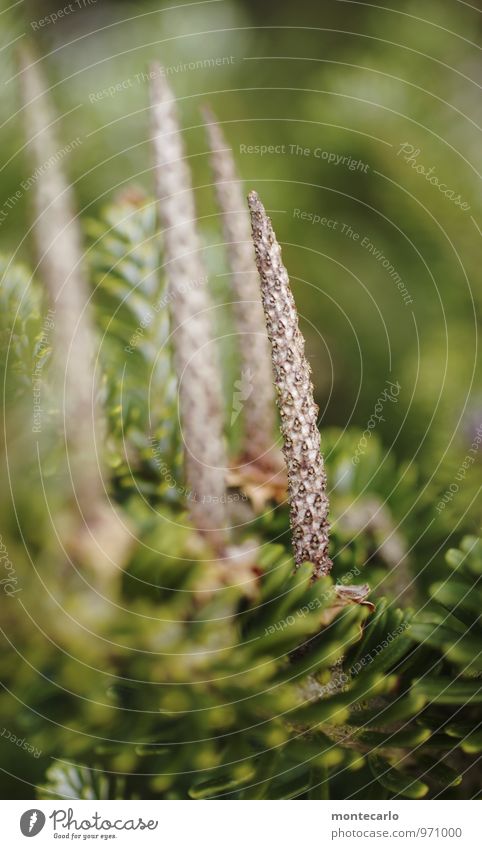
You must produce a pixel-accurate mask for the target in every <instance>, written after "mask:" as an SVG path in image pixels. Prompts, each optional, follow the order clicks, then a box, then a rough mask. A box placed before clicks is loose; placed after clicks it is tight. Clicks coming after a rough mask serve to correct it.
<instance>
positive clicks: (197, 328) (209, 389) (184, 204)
mask: <svg viewBox="0 0 482 849" xmlns="http://www.w3.org/2000/svg"><path fill="white" fill-rule="evenodd" d="M150 94H151V116H152V136H153V148H154V165H155V176H156V189H157V198H158V203H159V216H160V220H161V224H162V228H163V241H164V250H165V260H166V273H167V278H168V288H169V295H170V311H171V324H172V331H173V345H174V361H175V367H176V371H177V375H178V381H179V402H180V416H181V427H182V431H183V441H184V446H185V469H186V479H187V484H188V486H189V488H190V489H191V497H190V512H191V518H192V521H193V524H194V525H195V527H196V528H197V529H198V530H199V531H201V532H202V533H204V534H208V535H209V538H210V539H211V540H212V541H213V542H214V543H215V544H216V545H217V546H218V547H219V546H222V543H223V540H224V536H225V533H224V528H225V526H226V523H227V516H226V495H225V492H226V489H225V474H226V469H227V461H226V455H225V446H224V436H223V399H222V387H221V376H220V371H219V364H218V361H217V357H216V354H215V349H214V342H213V333H212V328H211V321H210V315H209V311H210V306H211V304H210V299H209V296H208V292H207V288H206V285H196V282H197V281H201V280H205V279H206V272H205V268H204V263H203V261H202V257H201V252H200V245H199V239H198V234H197V230H196V209H195V203H194V196H193V191H192V186H191V180H190V173H189V168H188V166H187V164H186V162H185V158H184V157H185V152H184V145H183V142H182V138H181V130H180V125H179V119H178V113H177V108H176V102H175V99H174V95H173V94H172V92H171V89H170V87H169V85H168V84H167V82H166V80H165V79H164V77H163V75H162V72H161V67H160V65H159V64H158V63H154V64H153V65H152V74H151V86H150Z"/></svg>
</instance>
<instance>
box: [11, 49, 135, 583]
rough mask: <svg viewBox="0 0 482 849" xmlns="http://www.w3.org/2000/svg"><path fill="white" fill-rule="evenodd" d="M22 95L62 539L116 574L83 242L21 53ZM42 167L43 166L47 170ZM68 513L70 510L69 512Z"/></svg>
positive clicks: (28, 61) (49, 127)
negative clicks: (59, 473)
mask: <svg viewBox="0 0 482 849" xmlns="http://www.w3.org/2000/svg"><path fill="white" fill-rule="evenodd" d="M20 67H21V77H20V84H21V92H22V99H23V105H24V114H25V126H26V134H27V151H28V153H29V155H30V160H31V164H32V166H33V173H34V175H35V181H34V187H33V196H34V201H35V212H36V218H35V221H34V224H33V228H32V230H33V236H34V239H35V243H36V249H37V254H38V260H39V272H40V275H41V277H42V280H43V282H44V284H45V288H46V290H47V293H48V297H49V300H50V304H51V308H52V310H53V312H54V331H53V346H52V372H53V376H54V388H55V393H56V399H55V403H58V401H59V400H60V402H61V404H62V413H63V422H62V424H63V429H64V439H65V447H66V451H67V454H68V458H67V459H68V470H67V472H66V473H68V474H70V476H71V479H72V488H73V492H74V497H75V501H76V502H77V505H78V507H79V509H80V513H81V524H80V527H79V525H78V523H77V524H76V525H75V527H74V528H73V529H72V530H71V531H70V533H69V535H68V538H67V539H66V540H65V542H66V545H67V548H68V550H69V551H70V552H71V553H72V554H74V556H76V557H78V558H80V559H81V560H82V561H83V562H86V563H88V564H90V565H92V566H94V567H95V568H97V569H99V567H100V571H101V573H102V575H105V574H114V573H116V572H117V571H118V567H119V565H121V563H122V560H123V558H124V557H125V556H126V555H127V553H128V551H129V545H130V542H131V536H130V533H129V531H128V529H127V527H126V526H125V524H124V520H121V519H120V518H119V517H118V516H117V515H116V513H115V512H114V509H113V506H112V504H110V503H109V501H108V499H107V498H106V494H105V484H104V480H103V469H102V464H101V462H100V461H99V460H98V459H97V453H99V454H101V453H102V445H101V444H102V437H103V431H104V420H103V416H102V414H101V413H100V412H99V409H98V399H97V395H98V386H97V383H96V379H95V358H96V354H97V339H96V334H95V330H94V327H93V324H92V321H91V315H90V303H89V300H90V292H89V285H88V281H87V279H86V276H85V273H84V267H83V250H82V236H81V232H80V227H79V223H78V220H77V217H76V214H75V201H74V197H73V191H72V188H71V186H70V184H69V182H68V180H67V179H66V176H65V174H64V171H63V168H62V166H61V160H62V158H63V156H62V155H60V154H59V152H60V151H61V150H62V148H61V147H60V146H59V144H58V142H57V140H56V137H55V132H54V126H55V124H56V122H57V118H56V116H55V112H54V109H53V107H52V104H51V102H50V99H49V95H48V88H47V84H46V81H45V80H44V79H43V76H42V74H41V72H40V70H39V64H38V61H36V60H35V58H34V56H33V55H31V53H30V51H29V50H28V48H25V47H24V48H23V49H22V50H21V52H20ZM46 164H48V167H46ZM71 512H72V511H71Z"/></svg>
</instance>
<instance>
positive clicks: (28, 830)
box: [20, 808, 45, 837]
mask: <svg viewBox="0 0 482 849" xmlns="http://www.w3.org/2000/svg"><path fill="white" fill-rule="evenodd" d="M44 825H45V814H43V813H42V811H39V810H38V808H32V809H31V810H30V811H25V813H24V814H22V816H21V817H20V831H21V832H22V834H23V836H24V837H35V836H36V835H37V834H40V832H41V831H42V829H43V827H44Z"/></svg>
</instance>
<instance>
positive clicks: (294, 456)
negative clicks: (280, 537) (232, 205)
mask: <svg viewBox="0 0 482 849" xmlns="http://www.w3.org/2000/svg"><path fill="white" fill-rule="evenodd" d="M248 201H249V208H250V211H251V222H252V232H253V241H254V246H255V254H256V263H257V266H258V271H259V276H260V281H261V298H262V302H263V306H264V311H265V318H266V326H267V330H268V337H269V340H270V342H271V352H272V360H273V372H274V380H275V385H276V388H277V393H278V399H277V403H278V407H279V411H280V416H281V431H282V434H283V439H284V445H283V453H284V456H285V460H286V465H287V467H288V488H289V499H290V508H291V513H290V522H291V531H292V539H293V548H294V553H295V561H296V564H297V565H298V566H300V565H301V564H302V563H303V562H305V561H310V562H311V563H312V564H313V567H314V571H313V577H314V578H317V577H319V576H321V575H326V574H328V572H329V571H330V569H331V566H332V563H331V560H330V558H329V556H328V542H329V539H328V535H329V525H328V509H329V503H328V496H327V493H326V474H325V467H324V462H323V457H322V455H321V450H320V434H319V431H318V426H317V415H318V407H317V406H316V404H315V402H314V400H313V386H312V383H311V378H310V372H311V369H310V366H309V364H308V362H307V360H306V358H305V353H304V348H305V343H304V339H303V336H302V334H301V332H300V330H299V327H298V314H297V311H296V306H295V302H294V299H293V295H292V293H291V289H290V284H289V278H288V273H287V271H286V268H285V267H284V265H283V263H282V261H281V249H280V246H279V244H278V242H277V240H276V236H275V233H274V231H273V227H272V224H271V221H270V219H269V218H268V216H267V215H266V212H265V210H264V207H263V205H262V203H261V201H260V200H259V198H258V195H257V194H256V192H250V194H249V198H248Z"/></svg>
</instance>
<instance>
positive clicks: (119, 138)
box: [0, 0, 482, 549]
mask: <svg viewBox="0 0 482 849" xmlns="http://www.w3.org/2000/svg"><path fill="white" fill-rule="evenodd" d="M61 6H62V4H60V3H59V2H58V0H55V2H48V3H47V2H45V0H43V1H42V2H41V3H40V2H38V3H37V2H28V3H24V4H21V5H17V6H15V7H12V9H10V10H9V9H7V4H5V5H4V6H3V7H2V8H3V12H2V17H1V20H2V26H3V31H4V45H6V46H5V47H4V49H3V50H2V53H1V63H2V64H1V75H2V79H3V80H4V85H2V86H1V87H0V92H1V93H0V98H1V101H0V103H1V108H2V125H3V127H2V153H1V158H2V178H3V193H4V197H5V198H8V197H11V196H14V195H15V193H16V192H17V191H18V190H19V186H21V183H22V181H23V180H25V179H26V178H28V176H29V165H28V162H27V161H26V159H25V156H24V152H23V150H22V147H23V144H24V139H23V127H22V114H21V109H20V108H19V95H18V88H17V82H18V80H17V79H16V74H17V68H16V62H15V48H16V45H17V43H18V42H20V41H21V40H22V39H23V38H25V36H26V35H28V37H29V38H31V39H33V40H34V41H35V42H36V44H37V50H38V53H39V55H41V56H42V59H41V60H40V61H41V65H42V68H43V69H44V71H45V73H46V74H47V75H48V78H49V80H50V83H51V85H52V96H53V98H54V99H55V102H56V105H57V108H58V110H59V112H60V113H61V114H62V118H61V122H60V127H59V128H58V135H59V137H60V139H61V143H62V144H69V143H71V142H72V141H73V140H75V139H80V143H79V144H77V147H76V149H75V151H74V152H73V153H71V154H70V155H69V156H68V157H66V158H65V160H64V161H65V167H66V168H67V169H68V171H69V173H70V175H71V177H72V179H73V181H74V182H75V189H76V193H77V198H78V205H79V210H80V211H81V215H82V216H83V217H84V218H88V217H89V216H92V215H95V213H96V212H97V211H98V210H99V208H100V207H102V206H103V205H104V204H105V203H106V201H107V200H109V199H111V198H112V197H113V196H114V195H115V193H116V192H117V191H118V190H119V189H121V188H122V187H123V186H125V185H127V184H130V183H137V184H139V185H141V186H143V187H145V188H146V189H148V191H149V192H151V191H152V170H151V169H152V162H151V154H150V149H149V123H148V115H147V104H148V90H147V83H146V77H145V74H146V72H147V70H148V65H149V62H150V60H152V59H154V58H157V59H159V60H160V61H161V62H162V64H163V66H164V67H165V69H166V74H167V76H168V78H169V80H170V82H171V85H172V87H173V89H174V91H175V93H176V95H177V97H178V98H179V99H180V107H181V109H182V113H183V120H184V126H185V142H186V145H187V148H188V152H189V156H190V164H191V166H192V168H193V174H194V176H193V179H194V185H195V187H196V198H197V202H198V213H199V218H200V225H201V228H202V232H203V237H204V239H205V241H206V244H207V245H209V251H208V257H209V262H210V267H211V269H212V270H216V271H217V272H219V271H220V270H222V269H223V267H224V262H225V260H224V251H223V248H222V239H221V234H220V229H219V223H218V220H217V218H216V215H215V204H214V199H213V191H212V186H211V182H212V181H211V175H210V170H209V165H208V157H207V145H206V141H205V137H204V133H203V129H202V122H201V117H200V113H199V106H200V104H201V103H203V102H206V101H207V102H209V103H210V104H211V106H212V108H213V109H214V111H215V112H216V114H217V116H218V118H219V120H220V122H221V123H222V124H223V128H224V131H225V134H226V136H227V138H228V141H229V142H230V144H231V145H232V147H233V149H234V152H235V156H236V159H237V163H238V166H239V171H240V174H241V176H242V178H243V180H244V181H245V185H246V190H248V189H249V188H252V187H255V188H256V189H257V190H258V191H259V193H260V194H261V196H262V198H263V200H264V202H265V204H266V206H267V208H269V209H270V210H271V214H272V218H273V222H274V225H275V228H276V231H277V233H278V236H279V238H280V240H281V242H282V244H283V249H284V259H285V262H286V265H287V267H288V269H289V271H290V275H291V279H292V282H293V288H294V293H295V297H296V300H297V304H298V307H299V310H300V313H301V315H302V323H303V331H304V333H305V335H306V337H307V347H308V354H309V357H310V360H311V362H312V365H313V371H314V378H315V383H316V392H317V400H318V402H319V404H320V416H321V426H322V428H323V427H327V426H332V425H336V426H337V427H341V428H345V427H347V426H349V425H357V426H359V427H360V428H361V429H362V430H364V429H365V428H366V427H367V422H368V420H369V418H370V416H371V415H372V413H373V410H374V407H375V404H376V403H377V399H378V398H379V396H380V395H381V394H382V393H383V390H384V389H385V387H386V386H387V380H390V381H392V382H394V383H395V382H398V383H399V385H400V391H399V394H398V396H397V403H396V404H385V408H384V413H383V418H384V421H381V422H379V423H378V424H377V434H378V436H379V437H380V438H381V439H382V441H383V444H384V446H385V449H386V454H387V456H388V454H389V452H392V453H394V454H395V456H396V458H397V461H398V462H399V464H400V466H401V464H402V463H403V468H404V469H405V468H406V466H407V463H408V464H411V463H412V462H415V463H416V464H417V466H418V467H419V469H420V476H419V486H418V489H417V490H416V491H414V492H413V506H412V508H411V510H410V511H409V514H408V515H407V516H406V518H405V519H404V520H403V522H402V524H403V523H405V524H404V531H405V532H406V533H407V534H408V535H409V537H411V538H412V541H413V542H415V543H416V544H417V545H418V546H422V548H423V546H424V545H425V544H426V545H427V549H428V548H429V547H430V541H431V539H432V533H433V532H435V533H436V534H437V522H438V521H439V515H438V514H437V512H436V511H435V510H434V504H435V503H437V502H438V500H439V498H440V497H441V496H442V495H443V493H444V492H445V490H446V489H447V487H448V486H450V483H451V482H452V481H453V480H454V475H455V474H456V473H457V470H458V468H459V466H460V464H461V463H462V462H463V460H464V457H465V456H466V454H467V452H468V451H469V449H470V446H471V444H472V441H473V439H474V437H475V433H476V430H477V428H478V427H479V426H480V425H481V424H482V387H481V380H480V367H479V368H477V314H478V310H479V309H480V298H481V286H480V259H479V256H480V246H481V239H482V236H481V233H480V231H481V230H482V214H481V212H482V210H481V204H480V200H479V190H478V176H479V174H478V168H479V162H480V142H479V138H478V129H479V128H478V126H477V116H478V114H479V111H480V110H479V108H478V104H479V102H480V83H481V71H480V69H481V65H480V46H479V44H480V37H479V36H480V31H481V15H480V9H479V8H478V4H471V5H468V4H465V3H460V2H455V0H450V2H448V0H443V1H442V2H430V0H429V2H425V3H424V4H423V5H422V6H421V4H419V3H416V2H401V3H396V4H392V6H393V8H390V9H386V8H383V7H382V6H380V5H375V4H369V3H359V2H351V0H348V2H338V0H324V2H321V3H318V4H313V3H312V2H309V0H298V2H297V3H296V4H293V3H291V2H286V0H278V2H271V0H268V2H266V0H265V2H262V3H261V2H255V0H244V2H242V1H241V0H211V2H200V3H191V4H187V5H186V4H173V3H172V0H169V1H168V2H166V3H162V2H159V0H158V2H156V3H152V2H136V3H130V2H107V0H97V2H94V0H90V2H89V0H85V2H84V0H79V2H77V0H74V2H73V3H71V4H68V5H66V6H65V7H62V8H63V14H62V15H61V16H58V18H57V20H53V18H52V15H54V16H55V15H59V8H60V7H61ZM49 16H50V17H49ZM109 87H112V88H111V90H110V92H109V91H108V90H109ZM105 90H107V93H106V91H105ZM403 144H405V145H410V146H411V148H408V147H407V148H406V150H410V149H411V150H413V151H417V150H418V151H419V153H418V154H416V156H415V159H416V161H415V165H419V166H423V168H424V169H425V170H428V169H433V170H432V171H431V172H430V174H431V175H432V176H433V175H435V176H436V177H437V178H438V180H439V181H440V182H441V183H443V184H445V185H446V186H447V187H448V188H449V189H451V190H453V192H454V198H455V196H459V195H460V198H461V201H460V203H462V202H463V203H465V208H461V206H460V203H459V205H457V203H456V202H455V200H454V198H452V199H450V198H448V197H446V196H445V195H444V194H442V193H441V191H440V190H439V188H437V186H436V185H433V184H432V183H431V182H430V181H429V180H428V179H427V178H426V176H425V175H424V173H418V171H417V170H416V168H415V167H413V165H414V163H413V161H412V163H410V162H407V161H406V156H405V158H404V156H403V154H401V153H400V148H401V146H402V145H403ZM261 145H265V146H270V145H271V146H273V148H274V149H273V150H272V151H271V152H269V151H268V152H266V153H264V154H263V155H261V152H260V151H258V152H256V150H255V151H253V152H249V149H250V146H261ZM335 156H336V159H334V157H335ZM344 157H347V159H345V161H344V162H343V158H344ZM330 159H331V161H330ZM350 162H352V163H357V164H356V165H355V164H354V165H353V166H352V167H351V168H350V167H349V166H350ZM337 163H338V164H337ZM20 195H21V196H20V197H18V198H17V199H16V200H15V202H14V203H13V204H12V205H11V208H10V209H9V210H8V214H7V215H6V217H5V218H4V220H2V222H1V226H0V251H1V252H4V253H6V254H7V255H11V254H13V253H14V252H16V254H17V256H19V257H21V258H30V257H29V254H30V250H31V248H30V240H29V237H28V233H27V231H28V225H27V224H26V221H28V215H27V211H28V207H29V204H30V197H29V192H28V191H21V192H20ZM467 206H468V207H469V208H468V209H467V208H466V207H467ZM303 212H305V213H307V214H311V217H312V218H313V216H314V215H318V216H319V217H320V218H323V217H325V218H326V219H327V220H328V221H331V222H332V224H331V226H328V225H327V224H323V223H313V222H312V221H310V220H309V217H308V215H305V216H303V217H302V213H303ZM303 218H304V220H303ZM348 228H351V229H348ZM479 228H480V229H479ZM353 234H354V235H353ZM369 245H372V246H373V247H372V248H371V249H370V247H369ZM385 258H386V260H387V261H388V262H386V263H385V266H384V264H383V261H384V259H385ZM213 276H214V275H213ZM400 281H402V282H401V283H400V288H399V287H398V286H397V282H400ZM401 286H404V287H405V290H404V291H405V293H408V294H406V296H405V297H404V296H403V295H404V291H402V289H401ZM215 295H216V297H218V298H219V299H220V300H222V298H223V292H222V291H217V292H215ZM480 468H481V466H480V455H479V453H478V452H477V459H476V462H475V464H474V465H473V466H472V467H471V469H470V471H469V472H468V473H467V475H466V476H465V477H464V480H463V481H462V482H461V483H460V489H459V492H458V493H457V497H456V498H454V499H453V500H452V502H451V503H450V504H449V505H448V506H447V509H446V511H445V517H444V518H445V519H446V518H447V516H448V514H449V513H450V515H451V517H452V518H451V521H450V522H447V527H451V532H453V534H454V535H455V536H456V537H457V538H458V537H459V536H460V533H461V532H462V531H465V530H468V531H477V529H478V528H479V526H480V506H478V505H477V502H476V496H477V493H478V489H479V483H480ZM404 473H405V472H402V471H401V472H400V479H401V478H402V477H403V474H404ZM400 482H401V481H400V480H395V481H394V488H396V487H397V486H398V485H399V483H400ZM415 512H416V513H417V514H419V515H421V516H422V517H423V521H422V522H421V523H420V522H416V523H414V522H413V521H412V516H413V514H414V513H415Z"/></svg>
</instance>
